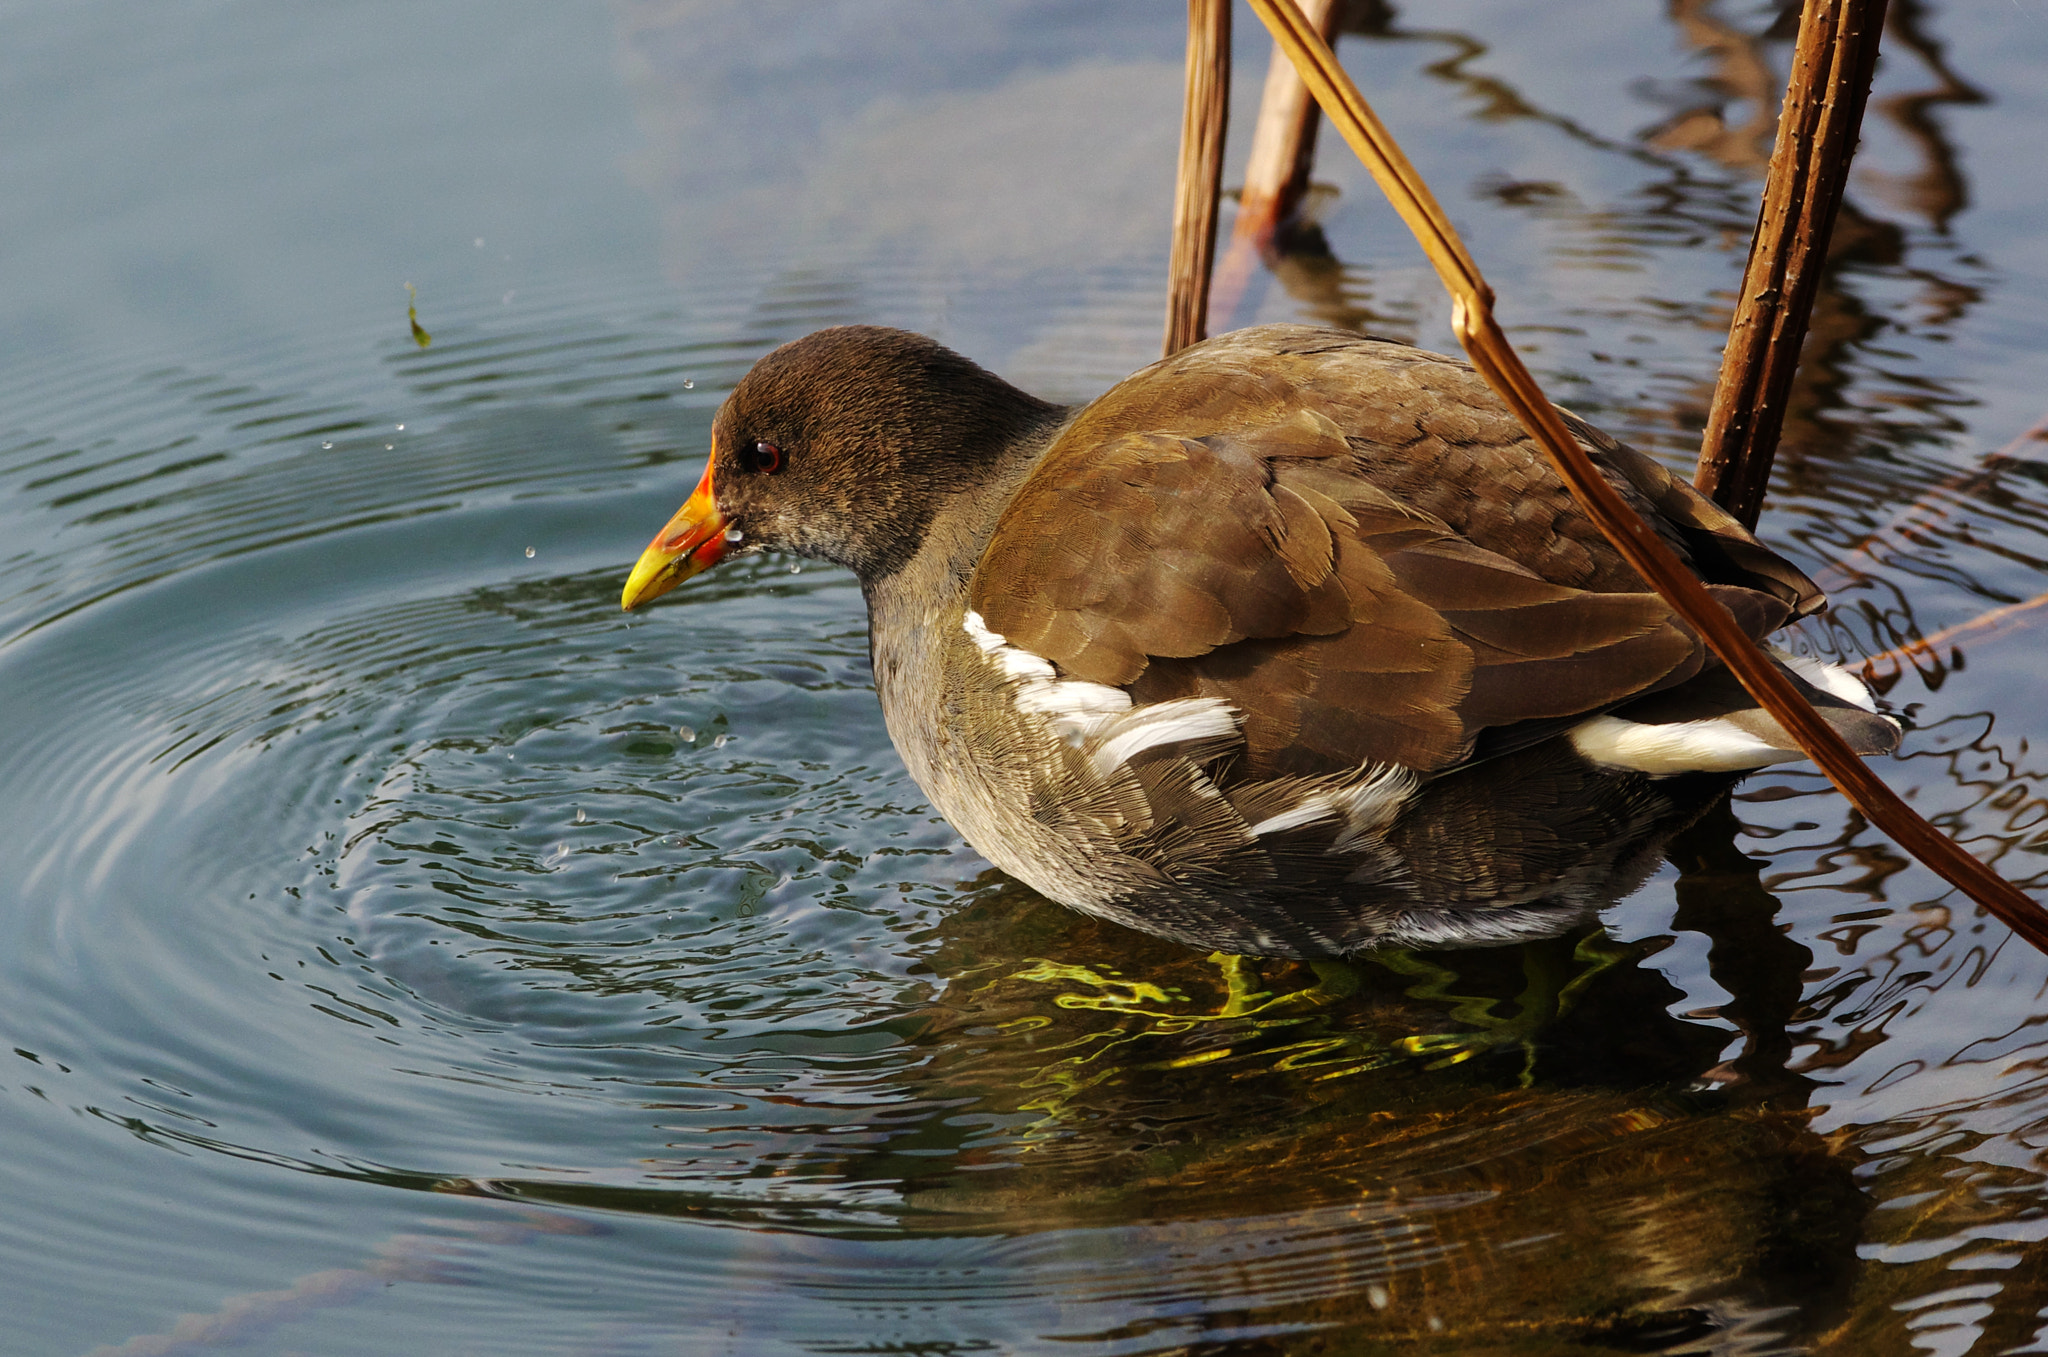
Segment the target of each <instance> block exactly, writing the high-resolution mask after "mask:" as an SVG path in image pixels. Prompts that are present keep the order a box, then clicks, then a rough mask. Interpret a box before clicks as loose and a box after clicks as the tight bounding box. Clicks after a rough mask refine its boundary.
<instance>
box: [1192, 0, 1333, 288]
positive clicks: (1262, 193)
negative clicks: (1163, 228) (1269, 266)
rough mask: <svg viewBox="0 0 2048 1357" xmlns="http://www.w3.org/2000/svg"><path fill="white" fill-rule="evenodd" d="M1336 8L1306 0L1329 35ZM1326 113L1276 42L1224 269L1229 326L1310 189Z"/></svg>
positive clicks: (1219, 278) (1219, 277)
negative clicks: (1284, 225) (1319, 131)
mask: <svg viewBox="0 0 2048 1357" xmlns="http://www.w3.org/2000/svg"><path fill="white" fill-rule="evenodd" d="M1336 10H1337V4H1336V0H1304V3H1303V4H1302V7H1301V12H1302V14H1303V15H1304V16H1305V17H1306V18H1307V19H1308V21H1309V22H1310V23H1312V24H1314V25H1315V26H1316V31H1317V32H1319V33H1321V34H1322V35H1323V38H1324V40H1325V41H1329V40H1330V39H1331V32H1332V25H1333V23H1334V20H1335V17H1336ZM1319 119H1320V114H1318V112H1317V111H1316V101H1315V100H1314V99H1312V98H1310V97H1309V92H1308V86H1307V85H1305V84H1303V83H1302V81H1301V73H1300V72H1299V71H1297V70H1295V69H1294V63H1293V62H1291V61H1289V60H1288V59H1287V53H1286V52H1285V51H1283V50H1282V49H1281V48H1280V47H1279V46H1278V45H1277V44H1276V45H1275V46H1274V48H1273V60H1272V62H1271V64H1270V65H1268V66H1267V67H1266V91H1265V94H1264V96H1263V97H1262V98H1261V99H1260V100H1259V121H1258V124H1257V125H1256V126H1255V127H1253V129H1252V149H1251V153H1250V154H1249V155H1248V156H1247V157H1246V160H1245V166H1244V188H1243V189H1242V190H1241V191H1240V192H1239V193H1238V198H1237V219H1236V220H1235V221H1234V222H1233V223H1232V224H1231V228H1230V248H1229V249H1228V250H1227V251H1225V252H1224V256H1223V263H1222V265H1221V266H1219V267H1218V269H1217V270H1216V288H1215V296H1214V298H1213V300H1212V302H1211V310H1212V311H1213V312H1214V314H1215V315H1217V316H1218V317H1220V318H1221V321H1222V323H1223V324H1224V325H1226V326H1227V325H1228V324H1229V323H1230V318H1231V317H1232V316H1233V315H1235V314H1236V312H1237V306H1238V302H1239V301H1240V300H1241V299H1242V298H1243V296H1244V290H1245V288H1246V286H1247V285H1248V284H1249V283H1250V282H1251V277H1252V272H1253V270H1254V269H1256V268H1257V267H1258V263H1259V260H1260V258H1261V257H1262V256H1264V255H1266V254H1268V253H1269V252H1270V250H1271V249H1272V245H1273V237H1274V234H1275V232H1277V231H1278V230H1279V227H1280V223H1281V222H1282V221H1284V220H1285V219H1286V218H1287V217H1288V216H1290V215H1291V214H1292V213H1293V212H1294V209H1295V208H1296V207H1297V206H1298V205H1299V204H1300V202H1301V196H1302V194H1303V193H1305V192H1307V190H1308V175H1309V170H1310V168H1311V167H1312V165H1313V164H1314V161H1315V154H1316V124H1317V122H1318V121H1319Z"/></svg>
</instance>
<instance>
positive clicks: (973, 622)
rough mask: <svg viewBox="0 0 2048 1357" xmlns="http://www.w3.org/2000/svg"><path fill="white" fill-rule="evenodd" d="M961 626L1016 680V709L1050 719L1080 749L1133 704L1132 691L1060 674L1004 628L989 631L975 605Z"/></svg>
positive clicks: (1054, 729) (1061, 735)
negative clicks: (1004, 634) (1005, 633)
mask: <svg viewBox="0 0 2048 1357" xmlns="http://www.w3.org/2000/svg"><path fill="white" fill-rule="evenodd" d="M960 627H961V630H963V631H965V632H966V633H967V635H968V638H969V639H970V640H972V641H973V642H974V644H975V645H976V646H977V647H979V648H980V650H981V653H982V654H984V655H986V656H988V657H989V660H990V662H991V663H993V664H994V665H995V666H996V669H997V670H998V671H999V672H1000V673H1001V674H1002V676H1003V677H1004V678H1006V679H1008V680H1009V681H1010V682H1011V683H1013V684H1015V685H1016V688H1015V693H1016V697H1015V701H1016V703H1017V710H1019V711H1025V712H1031V713H1033V714H1035V715H1038V716H1043V717H1045V718H1047V719H1046V724H1047V725H1048V726H1050V727H1051V728H1052V732H1053V734H1055V735H1057V736H1059V738H1060V739H1062V740H1065V741H1066V742H1067V743H1068V744H1070V745H1072V746H1074V747H1075V748H1076V749H1079V748H1080V747H1081V746H1082V745H1083V744H1085V743H1086V742H1087V741H1088V740H1089V739H1091V738H1092V737H1094V736H1096V735H1099V734H1100V733H1101V732H1102V730H1103V728H1104V727H1105V726H1107V725H1108V724H1109V723H1110V722H1111V721H1113V720H1114V719H1115V718H1117V717H1118V716H1120V715H1122V714H1123V713H1125V712H1127V711H1129V710H1130V709H1131V695H1130V694H1129V693H1127V692H1125V691H1123V689H1121V688H1112V687H1110V686H1108V685H1107V684H1103V683H1090V682H1088V681H1087V680H1085V679H1065V680H1062V679H1060V678H1059V676H1058V674H1059V671H1058V670H1056V669H1054V668H1053V667H1052V662H1051V661H1050V660H1047V659H1046V658H1045V657H1044V656H1041V655H1034V654H1032V653H1031V652H1030V651H1028V650H1021V649H1019V648H1018V647H1016V646H1013V645H1011V644H1010V643H1009V642H1008V641H1006V640H1004V639H1003V637H1002V636H1001V634H1000V633H997V632H993V631H990V630H989V629H988V623H987V622H985V621H983V620H982V616H981V614H980V613H978V612H976V611H974V610H973V609H972V608H970V609H968V610H967V615H966V616H965V617H963V618H961V619H960Z"/></svg>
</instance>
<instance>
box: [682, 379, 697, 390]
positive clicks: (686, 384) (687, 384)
mask: <svg viewBox="0 0 2048 1357" xmlns="http://www.w3.org/2000/svg"><path fill="white" fill-rule="evenodd" d="M696 389H697V384H696V383H695V382H693V381H691V380H690V379H689V378H688V377H685V378H683V390H685V391H695V390H696Z"/></svg>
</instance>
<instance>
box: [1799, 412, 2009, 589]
mask: <svg viewBox="0 0 2048 1357" xmlns="http://www.w3.org/2000/svg"><path fill="white" fill-rule="evenodd" d="M2033 443H2048V415H2042V416H2041V418H2039V419H2037V420H2035V421H2034V423H2033V424H2032V425H2031V426H2029V427H2028V429H2027V431H2026V432H2025V433H2023V434H2021V435H2020V436H2019V437H2017V438H2015V439H2013V440H2012V441H2011V442H2010V443H2007V444H2006V445H2005V446H2004V447H2002V448H2000V449H1999V450H1998V451H1997V452H1994V453H1992V454H1991V455H1990V456H1988V457H1986V458H1984V459H1983V460H1982V461H1981V462H1979V463H1978V464H1977V465H1976V466H1975V467H1974V468H1972V469H1971V470H1969V471H1965V472H1958V473H1956V474H1955V475H1952V476H1947V477H1944V478H1943V479H1942V480H1941V481H1939V482H1937V483H1936V484H1934V485H1930V486H1928V487H1927V489H1925V490H1923V491H1922V492H1921V493H1920V497H1919V498H1918V499H1916V500H1915V501H1913V503H1912V504H1911V505H1909V506H1907V507H1906V508H1905V509H1903V510H1901V511H1900V512H1899V513H1898V514H1897V515H1896V516H1894V517H1893V519H1892V521H1891V522H1890V523H1888V524H1886V525H1885V526H1884V527H1883V528H1881V529H1879V530H1878V531H1876V532H1873V533H1870V534H1868V535H1866V536H1864V537H1863V538H1862V539H1860V540H1859V541H1857V542H1856V543H1855V545H1853V546H1851V547H1849V548H1848V550H1846V551H1844V552H1843V553H1842V556H1843V559H1841V560H1838V561H1832V562H1830V563H1829V564H1828V565H1827V566H1826V567H1825V571H1824V573H1823V574H1822V575H1821V577H1820V578H1818V579H1817V580H1816V583H1818V584H1819V585H1820V586H1821V587H1822V588H1823V589H1827V590H1829V591H1833V590H1835V589H1839V588H1841V587H1842V586H1844V585H1846V584H1849V583H1852V582H1854V581H1855V580H1858V579H1864V578H1868V576H1867V573H1866V572H1865V571H1864V570H1862V569H1861V568H1859V567H1857V566H1855V565H1851V564H1850V563H1849V562H1850V560H1851V559H1853V558H1855V557H1858V556H1860V557H1862V558H1863V559H1864V560H1865V561H1868V562H1869V563H1870V564H1871V565H1876V564H1877V563H1878V562H1877V559H1876V547H1877V545H1878V543H1880V542H1881V541H1883V540H1884V539H1886V538H1888V537H1906V538H1911V537H1913V536H1914V535H1915V534H1921V533H1932V532H1933V530H1934V528H1935V525H1936V524H1937V523H1939V522H1941V521H1943V520H1945V519H1946V518H1947V517H1948V513H1947V511H1946V510H1944V509H1943V508H1941V506H1940V505H1938V504H1936V503H1935V502H1934V500H1935V497H1936V496H1944V497H1949V498H1956V499H1962V498H1968V497H1969V496H1971V495H1975V494H1977V493H1979V492H1980V491H1983V490H1986V489H1989V488H1990V487H1991V486H1993V485H1996V484H1997V483H1998V477H1999V476H2000V475H2001V474H2002V473H2004V472H2005V471H2006V470H2008V469H2009V468H2010V467H2012V466H2013V465H2014V464H2015V463H2016V462H2019V461H2020V460H2021V457H2020V454H2021V453H2022V452H2024V451H2025V450H2026V448H2027V446H2028V445H2029V444H2033Z"/></svg>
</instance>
